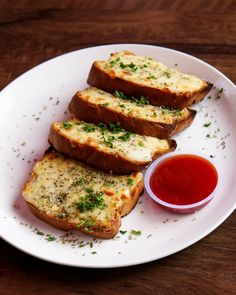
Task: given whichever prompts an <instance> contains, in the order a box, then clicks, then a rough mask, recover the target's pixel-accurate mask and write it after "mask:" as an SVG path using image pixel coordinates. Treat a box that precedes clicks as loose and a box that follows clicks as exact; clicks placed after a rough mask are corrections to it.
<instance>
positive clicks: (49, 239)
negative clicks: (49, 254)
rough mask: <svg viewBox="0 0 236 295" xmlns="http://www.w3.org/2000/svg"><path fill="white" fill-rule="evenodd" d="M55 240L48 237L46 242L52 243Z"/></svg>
mask: <svg viewBox="0 0 236 295" xmlns="http://www.w3.org/2000/svg"><path fill="white" fill-rule="evenodd" d="M55 240H56V238H55V237H53V236H49V237H48V238H47V241H48V242H53V241H55Z"/></svg>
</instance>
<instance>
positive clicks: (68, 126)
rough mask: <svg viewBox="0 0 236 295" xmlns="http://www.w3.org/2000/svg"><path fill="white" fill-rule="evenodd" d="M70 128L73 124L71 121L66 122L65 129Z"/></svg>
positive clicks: (64, 123)
mask: <svg viewBox="0 0 236 295" xmlns="http://www.w3.org/2000/svg"><path fill="white" fill-rule="evenodd" d="M70 127H72V123H70V122H69V121H64V122H63V128H65V129H69V128H70Z"/></svg>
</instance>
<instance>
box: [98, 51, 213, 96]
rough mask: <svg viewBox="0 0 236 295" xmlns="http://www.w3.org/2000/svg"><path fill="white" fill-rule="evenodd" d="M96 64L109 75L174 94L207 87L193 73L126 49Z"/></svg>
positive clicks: (193, 91)
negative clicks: (185, 72) (166, 90)
mask: <svg viewBox="0 0 236 295" xmlns="http://www.w3.org/2000/svg"><path fill="white" fill-rule="evenodd" d="M97 65H99V67H100V68H101V69H102V70H103V71H104V72H106V73H107V74H109V75H110V76H115V77H118V78H122V79H123V80H126V81H131V82H134V83H137V84H139V85H142V86H147V87H151V88H157V89H160V90H165V89H168V90H169V91H170V92H172V93H175V94H182V93H187V92H190V93H195V92H197V91H200V90H202V89H204V88H205V87H207V83H206V82H205V81H203V80H201V79H200V78H198V77H196V76H194V75H189V74H184V73H181V72H179V71H178V70H176V69H172V68H168V67H167V66H165V65H164V64H163V63H161V62H159V61H157V60H155V59H152V58H150V57H145V56H138V55H134V54H133V53H131V52H127V51H121V52H118V53H114V54H112V55H111V57H110V59H109V60H108V61H99V62H97Z"/></svg>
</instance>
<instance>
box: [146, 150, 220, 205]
mask: <svg viewBox="0 0 236 295" xmlns="http://www.w3.org/2000/svg"><path fill="white" fill-rule="evenodd" d="M217 182H218V173H217V171H216V168H215V167H214V166H213V164H212V163H211V162H209V161H208V160H206V159H205V158H202V157H200V156H196V155H189V154H180V155H175V156H172V157H169V158H167V159H165V160H163V161H161V162H160V164H159V165H158V166H157V167H156V168H155V170H154V171H153V173H152V175H151V177H150V188H151V190H152V192H153V193H154V194H155V195H156V196H157V197H158V198H159V199H161V200H163V201H165V202H167V203H170V204H175V205H189V204H194V203H197V202H200V201H201V200H203V199H205V198H207V197H208V196H209V195H210V194H211V193H212V192H213V191H214V189H215V187H216V185H217Z"/></svg>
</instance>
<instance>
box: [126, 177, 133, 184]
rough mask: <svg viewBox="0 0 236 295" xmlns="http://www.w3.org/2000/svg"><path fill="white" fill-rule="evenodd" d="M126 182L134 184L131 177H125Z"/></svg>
mask: <svg viewBox="0 0 236 295" xmlns="http://www.w3.org/2000/svg"><path fill="white" fill-rule="evenodd" d="M127 184H128V185H133V184H134V181H133V179H132V178H130V177H129V178H127Z"/></svg>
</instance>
